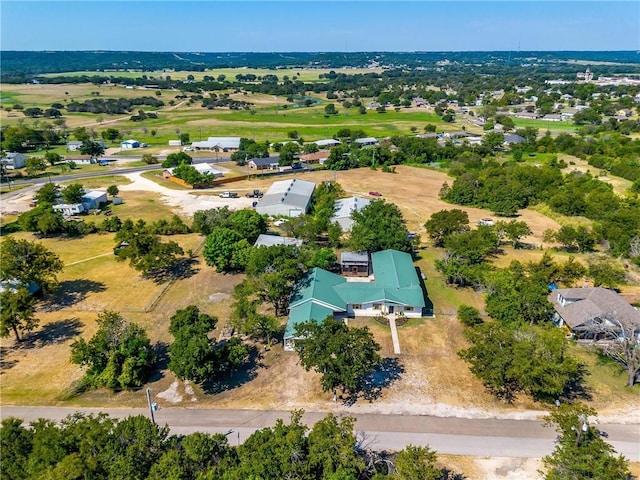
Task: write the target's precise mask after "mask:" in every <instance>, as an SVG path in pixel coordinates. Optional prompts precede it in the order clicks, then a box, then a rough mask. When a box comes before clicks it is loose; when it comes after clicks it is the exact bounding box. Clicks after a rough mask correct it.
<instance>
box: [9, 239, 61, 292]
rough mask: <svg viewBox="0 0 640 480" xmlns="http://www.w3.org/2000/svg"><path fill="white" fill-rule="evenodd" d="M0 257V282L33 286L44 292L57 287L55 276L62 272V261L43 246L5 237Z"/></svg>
mask: <svg viewBox="0 0 640 480" xmlns="http://www.w3.org/2000/svg"><path fill="white" fill-rule="evenodd" d="M0 257H1V258H2V262H0V280H3V281H8V282H12V281H16V282H18V283H19V284H21V285H23V286H25V287H28V286H30V285H32V284H35V285H38V286H39V287H40V288H42V290H43V291H44V292H50V291H52V290H53V289H54V288H55V287H56V286H57V278H56V274H57V273H58V272H60V271H61V270H62V266H63V265H62V261H61V260H60V258H59V257H58V255H56V254H55V253H53V252H51V251H49V250H48V249H47V248H46V247H45V246H44V245H42V244H40V243H37V242H30V241H28V240H16V239H14V238H13V237H6V238H4V239H3V241H2V244H0Z"/></svg>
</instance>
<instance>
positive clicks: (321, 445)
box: [308, 413, 364, 479]
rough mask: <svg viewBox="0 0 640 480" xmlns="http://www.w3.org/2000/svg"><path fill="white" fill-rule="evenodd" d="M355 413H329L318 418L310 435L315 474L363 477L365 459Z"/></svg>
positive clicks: (312, 464) (309, 440)
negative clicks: (359, 448) (359, 445)
mask: <svg viewBox="0 0 640 480" xmlns="http://www.w3.org/2000/svg"><path fill="white" fill-rule="evenodd" d="M354 424H355V418H354V417H342V418H340V419H338V418H336V417H335V416H334V415H333V414H331V413H330V414H329V415H327V416H326V417H324V418H323V419H322V420H320V421H319V422H317V423H316V424H315V425H314V426H313V428H312V429H311V431H310V432H309V436H308V445H309V454H308V464H309V470H310V471H311V474H312V478H326V479H331V478H336V479H337V478H342V479H356V478H360V476H361V474H362V473H363V472H364V461H363V459H362V458H360V457H359V456H358V455H357V448H356V447H357V441H356V437H355V435H354Z"/></svg>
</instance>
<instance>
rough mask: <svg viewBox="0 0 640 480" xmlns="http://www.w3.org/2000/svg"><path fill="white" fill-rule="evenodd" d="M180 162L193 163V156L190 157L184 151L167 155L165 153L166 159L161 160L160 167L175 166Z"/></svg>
mask: <svg viewBox="0 0 640 480" xmlns="http://www.w3.org/2000/svg"><path fill="white" fill-rule="evenodd" d="M182 163H185V164H187V165H191V164H192V163H193V158H191V157H190V156H189V155H187V154H186V153H185V152H178V153H170V154H169V155H167V158H166V160H165V161H164V162H162V167H163V168H171V167H177V166H178V165H180V164H182Z"/></svg>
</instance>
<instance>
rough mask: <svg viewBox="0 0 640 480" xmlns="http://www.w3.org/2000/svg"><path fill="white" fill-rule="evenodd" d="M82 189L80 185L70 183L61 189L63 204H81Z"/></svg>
mask: <svg viewBox="0 0 640 480" xmlns="http://www.w3.org/2000/svg"><path fill="white" fill-rule="evenodd" d="M83 196H84V187H83V186H82V185H81V184H80V183H72V184H70V185H67V186H66V187H65V188H63V189H62V199H63V200H64V201H65V203H82V197H83Z"/></svg>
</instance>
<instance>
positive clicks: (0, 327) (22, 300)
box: [0, 288, 38, 342]
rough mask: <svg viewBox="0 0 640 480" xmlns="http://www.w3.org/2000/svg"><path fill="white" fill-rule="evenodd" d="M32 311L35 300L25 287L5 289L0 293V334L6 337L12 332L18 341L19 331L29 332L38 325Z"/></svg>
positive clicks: (33, 310) (19, 339)
mask: <svg viewBox="0 0 640 480" xmlns="http://www.w3.org/2000/svg"><path fill="white" fill-rule="evenodd" d="M34 313H35V300H34V298H33V296H32V295H31V294H30V293H29V292H28V291H27V289H26V288H18V289H17V290H16V291H12V290H11V289H9V288H7V289H5V290H4V291H3V292H2V293H0V336H1V337H6V336H8V335H9V332H13V334H14V335H15V337H16V342H20V341H21V340H22V339H21V338H20V333H24V332H30V331H31V330H33V329H34V328H36V327H37V326H38V319H37V318H36V317H35V316H34Z"/></svg>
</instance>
